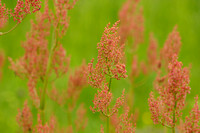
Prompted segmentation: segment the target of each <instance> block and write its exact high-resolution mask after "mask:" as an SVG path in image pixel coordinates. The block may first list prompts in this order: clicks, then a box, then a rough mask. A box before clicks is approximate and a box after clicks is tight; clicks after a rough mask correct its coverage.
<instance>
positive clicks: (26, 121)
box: [16, 101, 33, 133]
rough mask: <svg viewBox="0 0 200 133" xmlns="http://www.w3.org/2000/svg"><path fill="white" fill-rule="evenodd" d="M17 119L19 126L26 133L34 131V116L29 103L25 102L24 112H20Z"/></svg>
mask: <svg viewBox="0 0 200 133" xmlns="http://www.w3.org/2000/svg"><path fill="white" fill-rule="evenodd" d="M16 119H17V122H18V124H19V126H20V127H22V129H23V132H24V133H29V132H31V131H32V130H33V129H32V128H33V127H32V124H33V123H32V120H33V116H32V113H31V110H30V108H29V107H28V104H27V101H25V103H24V108H23V110H22V111H20V110H19V113H18V115H17V117H16Z"/></svg>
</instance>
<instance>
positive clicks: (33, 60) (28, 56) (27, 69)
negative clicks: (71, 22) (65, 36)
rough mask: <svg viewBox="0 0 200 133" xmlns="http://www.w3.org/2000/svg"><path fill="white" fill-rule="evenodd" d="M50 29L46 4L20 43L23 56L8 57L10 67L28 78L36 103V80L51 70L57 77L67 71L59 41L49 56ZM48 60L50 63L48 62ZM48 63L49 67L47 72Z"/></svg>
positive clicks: (67, 63) (66, 61)
mask: <svg viewBox="0 0 200 133" xmlns="http://www.w3.org/2000/svg"><path fill="white" fill-rule="evenodd" d="M50 30H51V17H50V13H49V9H48V5H47V4H46V6H45V10H44V12H43V13H41V12H39V13H38V14H37V16H36V21H35V22H34V21H32V29H31V32H29V33H28V34H27V41H25V42H24V43H23V45H22V46H23V48H24V50H25V54H24V56H23V57H21V58H20V59H19V60H18V61H17V62H16V63H15V62H14V61H13V60H12V59H10V62H11V67H10V68H11V69H12V70H13V71H14V72H15V73H16V74H17V75H18V76H20V77H21V78H28V87H29V93H30V96H31V97H32V99H33V101H34V103H35V104H36V105H37V104H38V103H39V102H38V101H39V100H38V99H39V97H38V94H37V93H38V91H37V90H36V85H37V83H38V81H39V80H41V81H42V82H44V80H45V77H46V76H49V75H50V74H51V73H52V72H53V71H55V73H56V74H57V77H58V76H59V75H62V74H64V73H66V72H67V71H68V65H69V58H68V57H66V52H65V50H64V49H63V47H62V45H61V44H60V43H59V42H57V43H56V46H57V47H54V48H55V49H54V51H53V53H52V55H53V57H52V56H50V54H51V53H50V50H49V48H48V45H49V41H48V36H49V35H50ZM49 60H51V62H52V63H50V64H48V62H49ZM49 65H50V69H49V70H48V73H47V67H49ZM47 74H48V75H47ZM37 107H39V105H37Z"/></svg>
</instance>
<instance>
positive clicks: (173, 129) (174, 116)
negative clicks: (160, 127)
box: [172, 94, 177, 133]
mask: <svg viewBox="0 0 200 133" xmlns="http://www.w3.org/2000/svg"><path fill="white" fill-rule="evenodd" d="M174 99H175V104H174V111H173V124H174V125H173V127H172V133H175V122H176V106H177V101H176V94H174Z"/></svg>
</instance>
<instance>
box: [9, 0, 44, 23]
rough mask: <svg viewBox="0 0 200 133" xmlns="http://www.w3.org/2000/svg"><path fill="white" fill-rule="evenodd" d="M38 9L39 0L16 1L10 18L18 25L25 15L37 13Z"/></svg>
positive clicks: (39, 6) (39, 5)
mask: <svg viewBox="0 0 200 133" xmlns="http://www.w3.org/2000/svg"><path fill="white" fill-rule="evenodd" d="M40 8H41V1H40V0H25V1H23V0H18V1H17V5H16V7H15V9H14V12H13V13H12V16H13V18H14V20H15V21H18V23H20V22H21V21H22V19H24V17H25V16H26V15H27V14H31V13H34V12H36V11H39V10H40Z"/></svg>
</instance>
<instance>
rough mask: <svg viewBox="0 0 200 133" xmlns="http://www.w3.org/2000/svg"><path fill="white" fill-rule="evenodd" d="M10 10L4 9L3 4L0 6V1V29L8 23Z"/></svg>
mask: <svg viewBox="0 0 200 133" xmlns="http://www.w3.org/2000/svg"><path fill="white" fill-rule="evenodd" d="M9 14H10V10H9V9H7V8H6V5H5V4H2V2H1V0H0V28H3V27H4V26H5V24H6V23H7V21H8V18H9Z"/></svg>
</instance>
